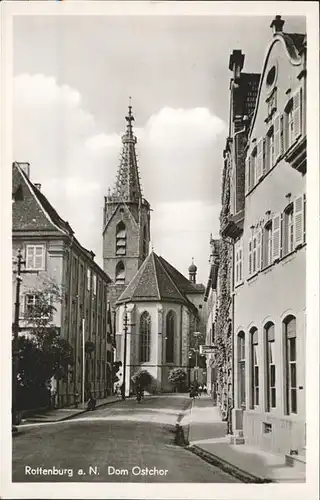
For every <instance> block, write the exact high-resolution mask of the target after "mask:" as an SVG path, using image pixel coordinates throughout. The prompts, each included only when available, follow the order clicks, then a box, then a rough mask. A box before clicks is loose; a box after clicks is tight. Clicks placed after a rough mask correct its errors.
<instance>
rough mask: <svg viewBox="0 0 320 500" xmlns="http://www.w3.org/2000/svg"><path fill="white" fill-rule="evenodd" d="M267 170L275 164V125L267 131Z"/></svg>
mask: <svg viewBox="0 0 320 500" xmlns="http://www.w3.org/2000/svg"><path fill="white" fill-rule="evenodd" d="M266 163H267V164H266V170H271V169H272V167H273V166H274V164H275V149H274V129H273V126H272V127H271V128H270V129H269V131H268V133H267V162H266Z"/></svg>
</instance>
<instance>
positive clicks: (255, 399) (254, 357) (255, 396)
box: [250, 327, 259, 408]
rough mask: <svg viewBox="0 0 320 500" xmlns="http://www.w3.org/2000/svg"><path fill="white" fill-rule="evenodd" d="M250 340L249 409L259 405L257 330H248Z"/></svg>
mask: <svg viewBox="0 0 320 500" xmlns="http://www.w3.org/2000/svg"><path fill="white" fill-rule="evenodd" d="M250 340H251V407H252V408H254V407H255V406H258V405H259V343H258V330H257V328H255V327H253V328H251V330H250Z"/></svg>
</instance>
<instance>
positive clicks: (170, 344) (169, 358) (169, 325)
mask: <svg viewBox="0 0 320 500" xmlns="http://www.w3.org/2000/svg"><path fill="white" fill-rule="evenodd" d="M175 317H176V315H175V313H174V312H173V311H169V312H168V314H167V317H166V339H167V342H166V362H167V363H173V362H174V337H175V335H174V334H175Z"/></svg>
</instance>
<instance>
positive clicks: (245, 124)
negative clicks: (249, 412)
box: [228, 115, 248, 434]
mask: <svg viewBox="0 0 320 500" xmlns="http://www.w3.org/2000/svg"><path fill="white" fill-rule="evenodd" d="M242 121H243V123H244V126H243V128H242V129H241V130H238V131H237V132H235V133H234V135H233V140H234V143H233V145H234V158H235V157H236V141H235V138H236V136H237V135H240V134H243V133H244V132H246V130H247V122H248V117H247V116H246V115H245V116H243V118H242ZM231 245H232V276H231V335H232V356H231V372H232V373H231V377H232V378H231V380H232V398H231V407H230V408H229V412H228V433H229V432H230V433H231V434H232V431H233V422H232V410H233V409H234V406H235V400H234V393H235V386H234V382H235V380H234V366H235V365H234V352H235V342H234V316H235V307H234V302H235V301H234V262H235V251H234V240H232V243H231Z"/></svg>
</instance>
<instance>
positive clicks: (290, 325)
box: [283, 316, 297, 415]
mask: <svg viewBox="0 0 320 500" xmlns="http://www.w3.org/2000/svg"><path fill="white" fill-rule="evenodd" d="M283 326H284V335H285V339H284V341H285V372H286V378H285V384H286V391H285V394H286V410H287V414H288V415H290V413H297V345H296V318H295V317H294V316H288V317H287V318H285V320H284V322H283Z"/></svg>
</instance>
